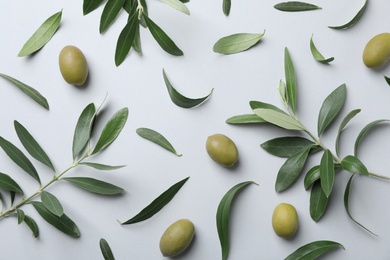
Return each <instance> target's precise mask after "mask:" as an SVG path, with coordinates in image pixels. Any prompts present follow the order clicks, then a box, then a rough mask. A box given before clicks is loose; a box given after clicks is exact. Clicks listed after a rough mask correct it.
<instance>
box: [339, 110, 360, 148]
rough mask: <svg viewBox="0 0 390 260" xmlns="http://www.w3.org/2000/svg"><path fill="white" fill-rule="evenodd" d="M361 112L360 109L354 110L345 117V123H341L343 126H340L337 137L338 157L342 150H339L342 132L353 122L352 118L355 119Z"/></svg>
mask: <svg viewBox="0 0 390 260" xmlns="http://www.w3.org/2000/svg"><path fill="white" fill-rule="evenodd" d="M360 111H361V110H360V109H355V110H352V111H351V112H349V113H348V115H346V116H345V118H344V119H343V121H341V124H340V126H339V131H338V133H337V137H336V154H337V156H339V154H340V152H339V151H340V149H339V142H340V136H341V132H342V131H343V130H344V128H345V127H346V126H347V124H348V123H349V121H351V119H352V118H354V117H355V116H356V115H357V114H359V113H360Z"/></svg>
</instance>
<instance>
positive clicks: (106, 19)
mask: <svg viewBox="0 0 390 260" xmlns="http://www.w3.org/2000/svg"><path fill="white" fill-rule="evenodd" d="M125 1H126V0H108V1H107V3H106V5H105V6H104V9H103V12H102V16H101V17H100V27H99V32H100V33H104V32H105V31H106V30H107V29H108V28H109V27H110V25H111V24H112V23H113V22H114V21H115V19H116V17H117V16H118V14H119V12H120V10H121V9H122V7H123V5H124V3H125Z"/></svg>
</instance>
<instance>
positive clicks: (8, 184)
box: [0, 172, 24, 195]
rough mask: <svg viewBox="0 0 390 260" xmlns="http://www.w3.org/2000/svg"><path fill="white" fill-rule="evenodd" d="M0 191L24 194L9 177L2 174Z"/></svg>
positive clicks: (0, 176) (0, 175)
mask: <svg viewBox="0 0 390 260" xmlns="http://www.w3.org/2000/svg"><path fill="white" fill-rule="evenodd" d="M0 189H3V190H7V191H13V192H16V193H20V194H22V195H23V194H24V193H23V190H22V188H20V186H19V184H17V183H16V182H15V181H14V180H13V179H12V178H11V177H10V176H9V175H7V174H5V173H1V172H0Z"/></svg>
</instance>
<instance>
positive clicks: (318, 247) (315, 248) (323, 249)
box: [285, 240, 344, 260]
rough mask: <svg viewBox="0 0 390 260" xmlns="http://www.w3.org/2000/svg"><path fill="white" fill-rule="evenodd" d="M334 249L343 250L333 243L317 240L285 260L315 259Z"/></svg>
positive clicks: (340, 246)
mask: <svg viewBox="0 0 390 260" xmlns="http://www.w3.org/2000/svg"><path fill="white" fill-rule="evenodd" d="M336 248H342V249H344V246H343V245H341V244H339V243H337V242H333V241H327V240H319V241H314V242H311V243H309V244H306V245H304V246H302V247H300V248H298V249H297V250H296V251H294V252H293V253H292V254H290V255H289V256H287V257H286V258H285V260H309V259H316V258H317V257H319V256H321V255H323V254H325V253H327V252H329V251H331V250H333V249H336Z"/></svg>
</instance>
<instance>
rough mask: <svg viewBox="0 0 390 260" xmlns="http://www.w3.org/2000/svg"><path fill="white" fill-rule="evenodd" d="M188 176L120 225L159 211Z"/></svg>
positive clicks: (149, 216) (139, 220)
mask: <svg viewBox="0 0 390 260" xmlns="http://www.w3.org/2000/svg"><path fill="white" fill-rule="evenodd" d="M189 178H190V177H187V178H185V179H183V180H181V181H179V182H177V183H175V184H174V185H172V186H171V187H169V189H167V190H166V191H164V192H163V193H161V195H159V196H158V197H157V198H156V199H154V200H153V201H152V202H151V203H150V204H149V205H148V206H146V207H145V208H144V209H143V210H141V211H140V212H139V213H138V214H137V215H135V216H134V217H132V218H131V219H129V220H127V221H125V222H122V223H121V224H122V225H129V224H134V223H138V222H141V221H144V220H147V219H149V218H151V217H152V216H154V215H155V214H156V213H157V212H159V211H160V210H161V209H162V208H163V207H164V206H165V205H167V204H168V203H169V202H170V201H171V200H172V199H173V197H175V195H176V193H177V192H178V191H179V190H180V189H181V187H183V185H184V183H186V181H187V180H188V179H189Z"/></svg>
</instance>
